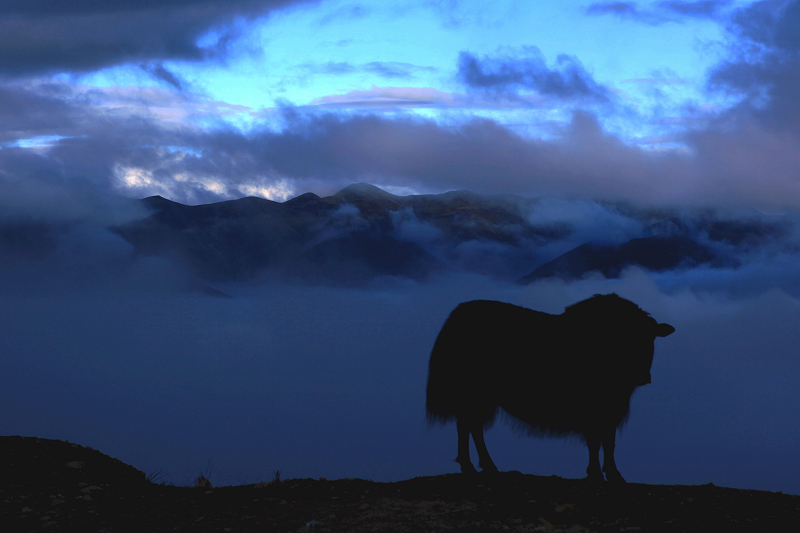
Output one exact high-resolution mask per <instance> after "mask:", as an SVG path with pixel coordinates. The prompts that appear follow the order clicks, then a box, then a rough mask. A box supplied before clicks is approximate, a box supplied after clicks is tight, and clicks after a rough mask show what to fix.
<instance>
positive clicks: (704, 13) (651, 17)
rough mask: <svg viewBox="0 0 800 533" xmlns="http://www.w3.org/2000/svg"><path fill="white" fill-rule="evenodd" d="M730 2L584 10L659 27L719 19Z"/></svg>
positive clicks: (670, 1)
mask: <svg viewBox="0 0 800 533" xmlns="http://www.w3.org/2000/svg"><path fill="white" fill-rule="evenodd" d="M730 4H731V0H699V1H690V2H687V1H683V0H666V1H662V2H657V3H655V4H654V5H652V6H650V7H649V8H647V9H641V8H639V6H638V5H637V3H636V2H595V3H594V4H591V5H589V6H588V7H587V8H586V11H585V12H586V14H587V15H613V16H618V17H620V18H624V19H629V20H633V21H636V22H642V23H645V24H650V25H653V26H655V25H659V24H664V23H667V22H673V23H677V22H682V21H686V20H689V19H692V18H695V19H697V18H721V17H722V16H723V10H724V9H725V8H726V7H728V6H729V5H730Z"/></svg>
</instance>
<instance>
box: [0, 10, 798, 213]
mask: <svg viewBox="0 0 800 533" xmlns="http://www.w3.org/2000/svg"><path fill="white" fill-rule="evenodd" d="M54 5H55V4H53V2H50V1H46V0H41V1H38V2H17V1H12V0H7V1H5V2H0V10H5V11H6V13H7V16H6V17H5V19H4V21H3V22H2V24H1V25H2V26H3V28H2V29H3V30H4V37H3V38H2V39H0V52H2V53H3V57H4V59H3V60H2V61H0V89H2V90H3V91H4V95H5V96H4V100H5V101H6V102H9V103H12V102H13V104H10V105H8V106H4V108H3V109H2V110H0V119H3V120H5V121H6V122H7V123H8V124H9V127H8V128H6V131H5V132H4V134H3V138H2V139H0V143H2V144H0V146H3V147H5V149H4V150H3V151H2V152H0V155H3V156H5V157H2V158H0V159H1V160H0V169H3V173H4V175H7V176H14V175H19V173H20V172H22V173H27V175H31V174H36V172H34V171H33V170H32V169H31V168H30V167H28V166H27V165H23V167H22V168H20V167H18V166H17V165H19V164H20V158H22V159H26V160H27V161H28V162H29V163H30V164H32V165H33V166H34V167H36V168H38V167H39V166H40V165H43V166H48V165H52V164H54V165H55V166H56V167H58V171H57V172H58V173H60V174H64V175H70V176H77V177H79V178H80V179H81V180H85V181H89V182H91V183H92V186H94V187H99V188H105V189H107V190H110V191H113V192H115V193H121V194H123V195H125V196H128V197H137V196H139V197H140V196H147V195H151V194H162V195H164V196H167V197H170V198H172V199H174V200H177V201H183V202H186V203H203V202H209V201H216V200H220V199H229V198H235V197H240V196H245V195H259V196H265V197H269V198H272V199H277V200H283V199H286V198H288V197H291V196H293V195H296V194H300V193H303V192H307V191H313V192H317V193H320V194H326V193H331V192H333V191H335V190H337V189H339V188H341V187H343V186H345V185H347V184H348V183H352V182H358V181H367V182H371V183H374V184H376V185H379V186H383V187H385V188H387V189H389V190H391V191H395V192H406V193H408V192H442V191H445V190H452V189H470V190H474V191H476V192H503V193H514V194H520V195H524V196H537V195H542V194H556V195H559V194H567V195H578V196H580V195H586V196H589V197H595V198H596V197H603V198H605V199H615V200H619V199H623V200H632V201H637V202H649V203H670V204H709V205H727V206H730V205H736V206H741V205H748V206H755V207H759V208H761V209H777V210H781V209H786V208H788V207H791V206H792V205H794V203H795V202H796V201H797V200H798V198H797V195H798V194H800V192H798V190H800V189H798V187H797V186H796V184H795V178H794V169H795V168H796V164H797V163H798V160H797V156H795V155H794V154H795V152H796V150H795V145H796V143H797V131H796V128H795V125H796V124H795V122H794V116H795V114H796V112H795V109H796V106H797V101H796V100H797V99H796V98H795V97H794V96H793V95H794V94H795V92H794V91H793V90H792V88H793V87H794V84H795V80H794V78H793V74H792V73H793V72H794V69H795V63H796V61H797V58H796V55H797V43H796V42H794V40H792V39H791V38H788V37H787V38H784V37H783V35H784V34H787V35H791V30H787V28H793V27H794V26H793V25H795V24H796V22H797V21H796V19H797V14H796V12H797V3H796V2H790V1H776V0H764V1H760V2H742V1H738V2H736V1H730V0H698V1H687V0H663V1H658V2H579V1H569V2H559V3H552V2H512V1H500V2H493V3H492V4H491V5H490V6H487V5H485V4H484V3H481V2H470V1H466V0H464V1H456V0H452V1H439V2H437V1H428V0H420V1H417V2H348V1H344V0H319V1H300V0H294V1H290V0H261V1H258V0H239V1H236V2H229V3H227V4H225V5H223V4H221V3H214V2H210V1H208V0H186V1H184V2H177V3H161V2H158V1H156V0H153V1H150V2H143V3H128V2H121V3H118V4H115V6H114V7H110V6H107V5H104V4H103V3H100V2H95V1H89V0H86V1H84V2H76V3H74V5H72V7H65V6H62V5H60V4H59V7H58V8H55V7H53V6H54ZM20 51H24V53H21V52H20ZM790 122H791V123H790ZM781 123H783V124H781ZM78 152H79V153H80V154H81V158H80V160H75V159H74V154H75V153H78ZM33 154H35V155H36V156H37V157H38V158H39V159H38V160H37V161H36V162H33V161H32V160H31V157H30V156H32V155H33ZM764 171H766V175H763V172H764ZM21 201H23V200H22V199H21ZM17 203H19V202H17Z"/></svg>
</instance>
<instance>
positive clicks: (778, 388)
mask: <svg viewBox="0 0 800 533" xmlns="http://www.w3.org/2000/svg"><path fill="white" fill-rule="evenodd" d="M488 4H490V5H487V3H486V2H478V1H467V0H462V1H459V0H439V1H436V0H416V1H404V2H393V1H389V0H387V1H385V2H378V1H370V0H364V1H361V2H359V1H353V2H350V1H346V0H344V1H340V0H317V1H313V0H309V1H299V0H228V1H226V2H215V1H213V0H170V1H166V0H117V1H114V2H105V1H101V0H76V1H73V2H62V1H59V0H0V245H2V246H3V248H0V252H4V253H6V252H7V251H8V250H11V251H13V252H14V253H13V254H8V255H7V256H2V255H0V296H2V298H0V321H2V323H3V324H4V327H3V328H2V329H1V330H0V403H2V405H4V406H6V407H4V409H2V410H0V434H23V435H35V436H40V437H48V438H59V439H68V440H71V441H73V442H79V443H81V444H84V445H88V446H92V447H94V448H97V449H99V450H101V451H103V452H104V453H107V454H109V455H112V456H114V457H117V458H119V459H121V460H123V461H125V462H128V463H130V464H133V465H134V466H136V467H137V468H140V469H142V470H145V471H146V472H147V473H154V472H157V471H160V470H161V471H163V472H164V476H165V477H164V480H166V481H170V482H174V483H177V484H189V483H191V482H192V479H193V478H194V477H196V476H197V474H198V473H200V471H201V470H204V469H207V468H208V465H209V463H213V464H214V471H213V472H211V475H209V476H208V477H209V478H210V479H211V480H212V482H214V483H215V484H231V483H244V482H257V481H261V480H269V479H272V476H273V475H274V471H275V470H281V471H282V475H283V477H284V478H290V477H318V476H326V477H330V478H335V477H365V478H370V479H375V480H398V479H404V478H408V477H412V476H416V475H435V474H441V473H445V472H454V471H456V470H457V468H456V466H455V464H454V463H452V461H451V460H452V458H453V457H454V456H455V437H456V436H455V429H454V428H453V427H446V428H434V429H429V428H427V426H426V424H425V421H424V387H425V377H426V370H427V367H426V365H427V357H428V354H429V352H430V347H431V346H432V344H433V341H434V339H435V336H436V333H437V332H438V329H439V327H440V326H441V324H442V323H443V321H444V319H445V318H446V316H447V314H448V313H449V312H450V310H452V308H453V307H454V306H455V305H457V304H458V303H459V302H461V301H465V300H469V299H475V298H488V299H498V300H503V301H509V302H512V303H516V304H519V305H525V306H528V307H532V308H536V309H539V310H542V311H547V312H553V313H560V312H561V311H563V309H564V307H565V306H567V305H570V304H572V303H575V302H576V301H578V300H580V299H583V298H586V297H589V296H591V295H592V294H595V293H607V292H612V291H614V292H618V293H619V294H620V295H622V296H624V297H626V298H629V299H631V300H633V301H635V302H636V303H638V304H640V305H641V306H642V307H643V308H644V309H645V310H647V311H649V312H651V313H652V314H653V316H654V317H655V318H657V319H658V320H659V321H662V322H668V323H671V324H672V325H674V326H675V327H676V330H677V331H676V333H675V334H674V335H672V336H670V337H669V338H666V339H659V341H658V343H657V347H656V359H655V362H654V367H653V383H652V384H651V385H648V386H647V387H643V388H642V389H641V390H640V391H639V392H637V393H636V395H635V396H634V401H633V410H632V415H631V421H630V423H629V425H628V426H627V427H626V428H625V430H624V432H623V434H622V436H621V437H620V439H619V448H618V454H617V461H618V463H619V465H620V470H621V471H622V473H623V475H625V476H626V478H628V479H629V480H630V481H637V482H646V483H680V484H691V483H708V482H713V483H715V484H718V485H727V486H735V487H743V488H759V489H766V490H783V491H786V492H792V493H796V494H800V482H798V479H800V476H798V472H800V459H798V458H800V419H798V415H797V405H800V388H798V387H797V382H798V380H800V359H798V358H797V346H798V345H800V334H799V333H798V332H799V331H800V328H798V327H796V325H797V324H800V299H798V295H800V269H799V268H798V264H800V253H799V252H798V250H800V237H799V236H798V235H797V231H796V230H792V231H787V235H785V236H784V237H785V242H781V243H780V244H781V246H777V245H776V246H775V247H774V249H772V250H767V247H766V246H765V247H762V248H759V249H758V250H757V251H756V252H753V253H752V254H751V255H750V256H748V257H747V258H746V260H745V261H742V263H741V266H740V267H730V268H713V267H705V266H704V267H702V268H696V269H692V270H688V271H680V272H679V271H669V272H663V273H659V274H649V273H647V272H645V271H642V270H637V269H631V270H629V271H626V272H625V273H623V275H622V276H621V277H620V278H619V279H616V280H606V279H599V278H590V279H584V280H580V281H577V282H573V283H566V282H562V281H542V282H537V283H535V284H532V285H529V286H525V287H521V286H518V285H513V284H510V283H504V282H500V281H497V280H493V279H491V278H490V277H482V276H473V275H454V276H451V277H447V278H446V279H441V280H438V281H437V282H435V283H433V282H432V283H428V284H424V283H414V282H410V281H403V280H399V281H398V280H395V281H394V282H391V283H387V284H385V285H374V286H368V287H362V288H355V289H352V288H351V289H342V288H332V287H310V286H302V285H298V286H288V285H278V284H269V283H266V284H263V285H260V286H257V287H253V286H245V285H236V284H229V285H226V286H220V287H219V288H220V289H221V290H224V291H225V292H226V293H228V294H230V295H232V296H234V298H230V299H221V298H212V297H209V296H207V295H200V294H197V293H193V292H191V291H187V290H185V289H186V288H187V287H191V286H193V285H192V283H193V282H194V280H192V279H190V277H189V276H188V274H187V273H186V272H184V271H181V269H180V267H179V266H176V265H175V264H171V263H170V262H169V261H167V260H165V259H161V258H142V257H139V256H136V255H135V254H134V253H133V250H132V247H131V246H130V245H129V244H128V243H127V242H125V241H123V240H122V239H121V238H120V237H119V236H118V235H116V234H112V233H111V232H110V231H108V229H107V228H108V226H109V225H111V224H119V223H121V222H124V221H127V220H130V219H132V218H134V217H141V216H142V215H143V213H142V212H141V211H138V210H137V209H136V208H134V207H133V206H132V204H131V203H130V202H127V201H126V199H129V198H141V197H145V196H149V195H154V194H160V195H162V196H165V197H167V198H170V199H172V200H175V201H179V202H183V203H188V204H199V203H208V202H214V201H219V200H225V199H231V198H239V197H242V196H247V195H257V196H263V197H266V198H270V199H274V200H285V199H287V198H290V197H293V196H295V195H297V194H300V193H304V192H307V191H312V192H316V193H318V194H320V195H325V194H329V193H332V192H334V191H336V190H339V189H341V188H342V187H344V186H346V185H348V184H351V183H354V182H362V181H363V182H369V183H373V184H375V185H378V186H380V187H383V188H384V189H386V190H388V191H390V192H393V193H396V194H410V193H429V192H430V193H437V192H444V191H449V190H454V189H469V190H472V191H475V192H478V193H487V194H497V193H513V194H517V195H522V196H526V197H539V196H547V197H549V199H548V201H547V202H544V203H543V204H542V206H543V207H542V209H541V210H540V211H539V212H536V213H533V214H532V216H533V217H536V218H537V219H539V218H541V219H546V220H551V219H552V220H555V221H562V220H567V221H569V222H570V223H574V225H575V227H577V228H578V231H577V233H576V234H575V238H576V239H577V238H578V237H582V236H585V235H595V234H597V233H600V232H606V231H608V232H614V231H619V230H620V228H622V229H626V228H628V229H629V226H630V224H631V222H630V220H628V221H626V220H624V217H623V216H622V215H620V214H619V213H616V212H614V211H613V208H611V207H608V205H607V204H606V205H602V206H601V204H597V203H595V202H594V200H627V201H630V202H632V203H634V204H663V205H668V206H672V207H679V208H684V207H687V208H688V207H707V206H712V207H718V208H721V209H724V210H729V211H728V213H734V214H735V213H741V212H746V213H748V214H749V215H748V216H750V215H753V214H754V213H755V214H756V215H757V216H762V217H766V218H769V219H770V220H774V219H782V217H785V218H786V219H787V220H791V221H792V224H788V223H787V227H791V228H797V227H800V224H797V220H798V218H797V206H798V205H800V173H799V172H798V169H800V1H784V0H780V1H772V0H765V1H756V2H748V1H737V0H699V1H681V0H663V1H656V2H594V3H593V2H591V1H590V0H587V1H577V0H565V1H562V2H545V1H530V2H512V1H505V0H497V1H494V2H491V3H488ZM729 216H731V217H733V218H735V217H734V216H733V215H729ZM754 216H755V215H754ZM19 221H23V222H24V223H25V224H32V225H25V224H23V225H22V227H24V228H30V227H33V228H34V229H35V228H37V227H38V226H37V224H43V225H48V224H50V225H51V226H52V228H54V229H53V231H51V232H50V233H48V235H49V236H50V237H51V238H52V239H53V241H54V242H53V243H44V244H42V243H41V242H33V241H31V242H28V241H25V239H22V240H18V239H17V235H18V234H16V233H11V230H14V228H18V227H19V226H15V224H16V223H17V222H19ZM6 223H8V224H6ZM636 227H637V228H638V226H636ZM8 228H11V230H8V231H9V232H8V233H6V231H7V229H8ZM607 228H608V229H607ZM34 233H35V231H34ZM623 233H624V232H623ZM626 234H627V233H626ZM782 238H783V237H782ZM477 244H480V243H477ZM577 244H580V242H578V241H576V243H575V245H577ZM48 250H49V251H48ZM543 253H544V252H543ZM559 253H560V252H559ZM498 257H500V256H498ZM533 266H537V265H532V267H533ZM487 440H488V441H489V446H490V449H491V451H492V452H493V456H494V459H495V462H496V463H497V464H498V466H499V467H500V468H501V469H503V470H507V469H518V470H521V471H523V472H526V473H535V474H543V475H551V474H555V475H561V476H566V477H581V476H583V472H584V469H585V465H586V457H585V456H586V452H585V450H584V449H583V448H582V446H581V445H576V444H575V443H573V444H565V443H564V442H563V441H555V440H553V441H549V440H536V439H528V438H517V437H515V436H514V435H512V434H511V432H510V431H509V430H507V429H503V426H502V424H498V425H497V427H496V429H494V430H492V431H491V432H489V433H488V435H487Z"/></svg>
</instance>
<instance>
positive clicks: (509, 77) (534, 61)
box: [458, 46, 609, 101]
mask: <svg viewBox="0 0 800 533" xmlns="http://www.w3.org/2000/svg"><path fill="white" fill-rule="evenodd" d="M458 78H459V79H460V80H461V81H462V82H463V83H465V84H466V85H467V86H468V87H470V88H472V89H476V90H485V91H492V92H498V93H508V92H517V91H519V90H520V89H528V90H534V91H537V92H538V93H539V94H541V95H543V96H555V97H558V98H591V99H595V100H599V101H606V100H608V97H609V95H608V91H607V90H606V88H605V87H603V86H602V85H600V84H598V83H597V82H596V81H595V80H594V78H593V77H592V75H591V74H590V73H589V72H587V71H586V69H585V68H584V67H583V65H582V64H581V63H580V61H578V60H577V59H576V58H575V57H573V56H569V55H566V54H561V55H559V56H558V57H557V58H556V62H555V65H554V67H553V68H550V67H548V66H547V63H546V61H545V59H544V56H543V55H542V53H541V51H540V50H539V49H538V48H536V47H534V46H530V47H526V48H525V49H524V50H523V51H522V53H520V54H519V55H518V56H495V57H488V56H484V57H483V58H478V57H477V56H475V55H473V54H471V53H469V52H461V53H460V54H459V57H458Z"/></svg>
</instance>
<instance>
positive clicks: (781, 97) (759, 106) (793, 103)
mask: <svg viewBox="0 0 800 533" xmlns="http://www.w3.org/2000/svg"><path fill="white" fill-rule="evenodd" d="M799 30H800V2H798V1H783V2H773V1H769V2H767V1H762V2H756V3H754V4H752V5H751V6H749V7H747V8H744V9H742V10H740V11H737V12H736V14H735V16H734V22H733V25H732V27H731V32H732V33H733V34H734V35H736V36H738V37H739V40H738V41H737V43H736V45H735V46H733V47H732V49H731V51H730V53H731V56H730V57H729V59H728V60H727V61H725V62H723V63H722V64H721V65H719V66H718V67H717V68H716V69H715V70H714V71H713V72H712V75H711V77H710V80H709V85H710V87H711V88H712V89H716V90H725V91H728V92H730V93H733V94H737V95H739V96H741V97H742V101H741V103H740V104H739V106H738V107H736V108H734V109H733V110H732V111H731V112H730V113H729V114H728V116H738V117H742V118H744V117H747V118H750V119H754V120H756V121H758V122H759V123H760V124H762V125H765V126H766V127H769V128H773V127H781V128H789V129H790V130H791V131H793V132H797V131H798V128H800V97H798V94H800V58H798V52H800V37H798V35H800V31H799Z"/></svg>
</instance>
